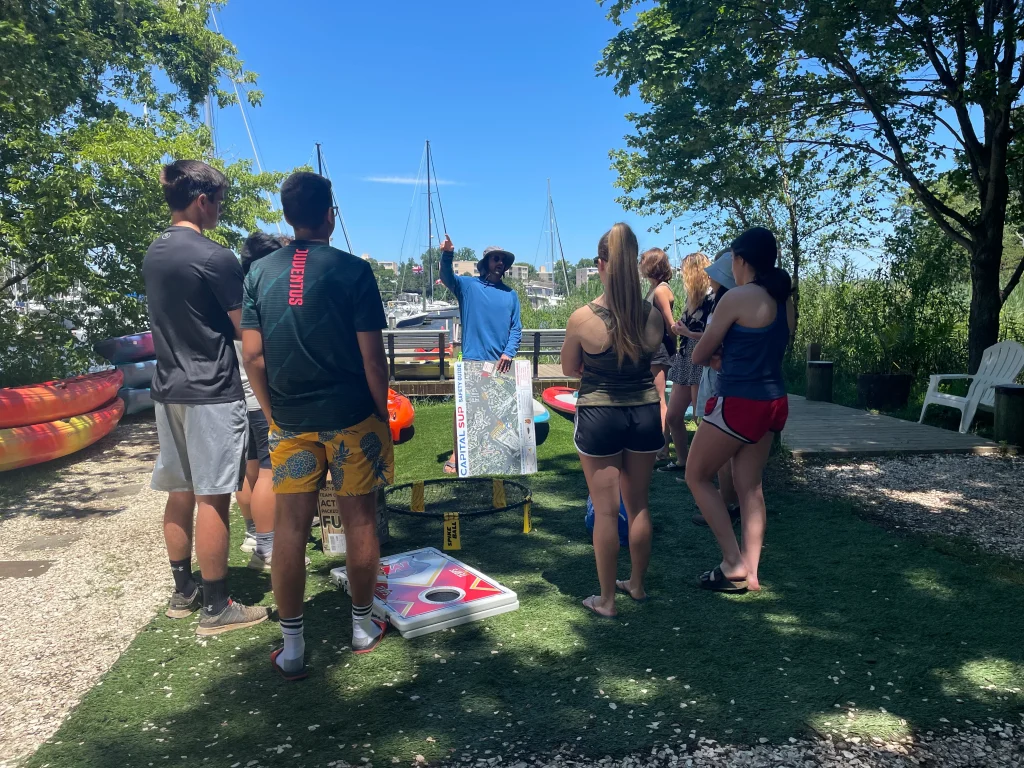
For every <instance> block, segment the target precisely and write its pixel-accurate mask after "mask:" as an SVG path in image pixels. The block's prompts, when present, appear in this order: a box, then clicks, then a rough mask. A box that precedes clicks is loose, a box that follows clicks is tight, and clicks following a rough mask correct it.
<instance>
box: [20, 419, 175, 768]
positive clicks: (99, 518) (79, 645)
mask: <svg viewBox="0 0 1024 768" xmlns="http://www.w3.org/2000/svg"><path fill="white" fill-rule="evenodd" d="M156 446H157V439H156V429H155V426H154V425H153V423H152V421H146V420H138V419H136V420H133V421H128V422H125V423H122V424H121V425H120V426H119V427H118V428H117V429H116V430H115V431H114V432H113V433H112V434H111V435H108V436H107V437H106V438H104V439H103V440H101V441H100V442H98V443H97V444H96V445H94V446H92V447H90V448H87V449H86V450H84V451H81V452H79V453H78V454H75V455H72V456H69V457H67V458H65V459H62V460H58V461H55V462H50V463H49V464H46V465H42V466H40V467H31V468H27V469H24V470H19V471H15V472H10V473H7V474H5V475H3V476H2V477H3V482H2V483H0V648H3V653H2V654H0V766H4V765H12V764H14V761H16V760H18V759H19V758H21V757H24V756H25V755H28V754H30V753H31V752H33V751H34V750H35V749H36V747H38V746H39V744H40V743H42V742H43V741H44V740H46V739H47V738H49V737H50V736H51V735H53V733H54V732H55V731H56V730H57V728H58V727H59V726H60V724H61V722H62V721H63V720H64V718H65V717H66V716H67V714H68V713H69V712H70V711H71V709H72V708H73V707H74V706H75V705H76V704H77V703H78V702H79V700H80V699H81V698H82V696H83V695H84V694H85V693H86V692H87V691H88V690H89V689H90V688H92V687H93V685H95V683H96V682H97V681H98V680H99V678H100V677H101V676H102V675H103V673H105V672H106V671H107V670H108V669H109V668H110V667H111V665H112V664H113V663H114V662H115V661H116V660H117V658H118V656H119V655H120V654H121V653H122V652H123V651H124V650H125V648H127V647H128V645H129V644H130V643H131V641H132V640H133V639H134V637H135V635H136V633H137V632H138V631H139V630H140V629H141V628H142V627H143V626H145V624H146V623H147V622H148V621H149V620H150V619H151V618H152V617H153V615H154V613H155V611H156V610H157V609H158V608H159V607H160V603H161V601H162V600H164V599H166V597H167V589H168V582H169V577H168V573H167V570H166V569H164V568H156V567H154V565H155V564H157V563H160V562H162V561H163V560H164V559H165V557H164V549H163V535H162V533H161V526H160V520H161V516H162V514H163V505H164V500H165V499H166V496H165V495H164V494H160V493H154V492H153V491H150V490H149V473H150V471H151V470H152V466H153V459H154V458H155V451H156ZM26 561H34V563H26Z"/></svg>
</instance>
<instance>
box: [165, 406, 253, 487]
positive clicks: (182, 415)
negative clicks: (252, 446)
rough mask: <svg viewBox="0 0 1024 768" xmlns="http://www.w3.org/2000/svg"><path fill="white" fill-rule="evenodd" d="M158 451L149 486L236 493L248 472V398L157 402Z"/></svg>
mask: <svg viewBox="0 0 1024 768" xmlns="http://www.w3.org/2000/svg"><path fill="white" fill-rule="evenodd" d="M153 405H154V406H155V410H156V433H157V436H158V437H159V438H160V455H159V456H158V457H157V460H156V466H155V467H154V468H153V479H152V481H151V482H150V484H149V486H150V488H152V489H153V490H154V491H164V492H165V493H179V492H188V491H191V492H192V493H195V494H196V496H219V495H222V494H226V493H234V492H235V491H237V490H239V489H240V488H241V487H242V481H243V479H244V478H245V461H246V445H247V439H248V436H249V421H248V418H247V412H246V408H245V401H244V400H239V401H237V402H234V403H209V404H204V405H183V404H181V403H154V404H153Z"/></svg>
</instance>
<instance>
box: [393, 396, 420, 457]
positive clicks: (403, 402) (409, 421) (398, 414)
mask: <svg viewBox="0 0 1024 768" xmlns="http://www.w3.org/2000/svg"><path fill="white" fill-rule="evenodd" d="M388 418H389V420H390V426H391V439H392V440H393V441H394V442H395V445H398V444H399V443H404V442H406V441H407V440H411V439H412V436H413V432H414V430H413V421H414V420H415V419H416V411H415V410H413V407H412V402H410V400H409V398H408V397H406V396H405V395H403V394H401V393H399V392H395V390H393V389H389V390H388Z"/></svg>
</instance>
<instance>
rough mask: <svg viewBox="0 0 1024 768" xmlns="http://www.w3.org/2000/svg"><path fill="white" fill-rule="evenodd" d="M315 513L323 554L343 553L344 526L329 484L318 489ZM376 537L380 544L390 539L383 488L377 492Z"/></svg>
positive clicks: (336, 498) (344, 548)
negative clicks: (317, 516)
mask: <svg viewBox="0 0 1024 768" xmlns="http://www.w3.org/2000/svg"><path fill="white" fill-rule="evenodd" d="M317 514H318V515H319V516H320V536H321V540H322V541H323V544H324V554H325V555H344V554H345V552H346V545H345V526H343V525H342V523H341V514H340V513H339V511H338V497H337V495H336V494H335V493H334V489H333V488H332V487H331V486H330V480H328V487H327V488H321V489H320V497H319V498H318V499H317ZM377 538H378V539H379V540H380V543H381V544H387V543H388V542H389V541H391V529H390V527H389V525H388V508H387V504H385V502H384V489H383V488H381V489H380V490H379V491H378V492H377Z"/></svg>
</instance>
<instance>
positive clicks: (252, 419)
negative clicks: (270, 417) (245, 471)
mask: <svg viewBox="0 0 1024 768" xmlns="http://www.w3.org/2000/svg"><path fill="white" fill-rule="evenodd" d="M269 433H270V427H269V426H268V424H267V417H266V416H264V415H263V411H261V410H260V409H259V408H257V409H256V410H255V411H249V448H248V451H247V454H246V457H245V458H246V460H247V461H259V463H260V469H271V466H270V442H269V439H268V435H269Z"/></svg>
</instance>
